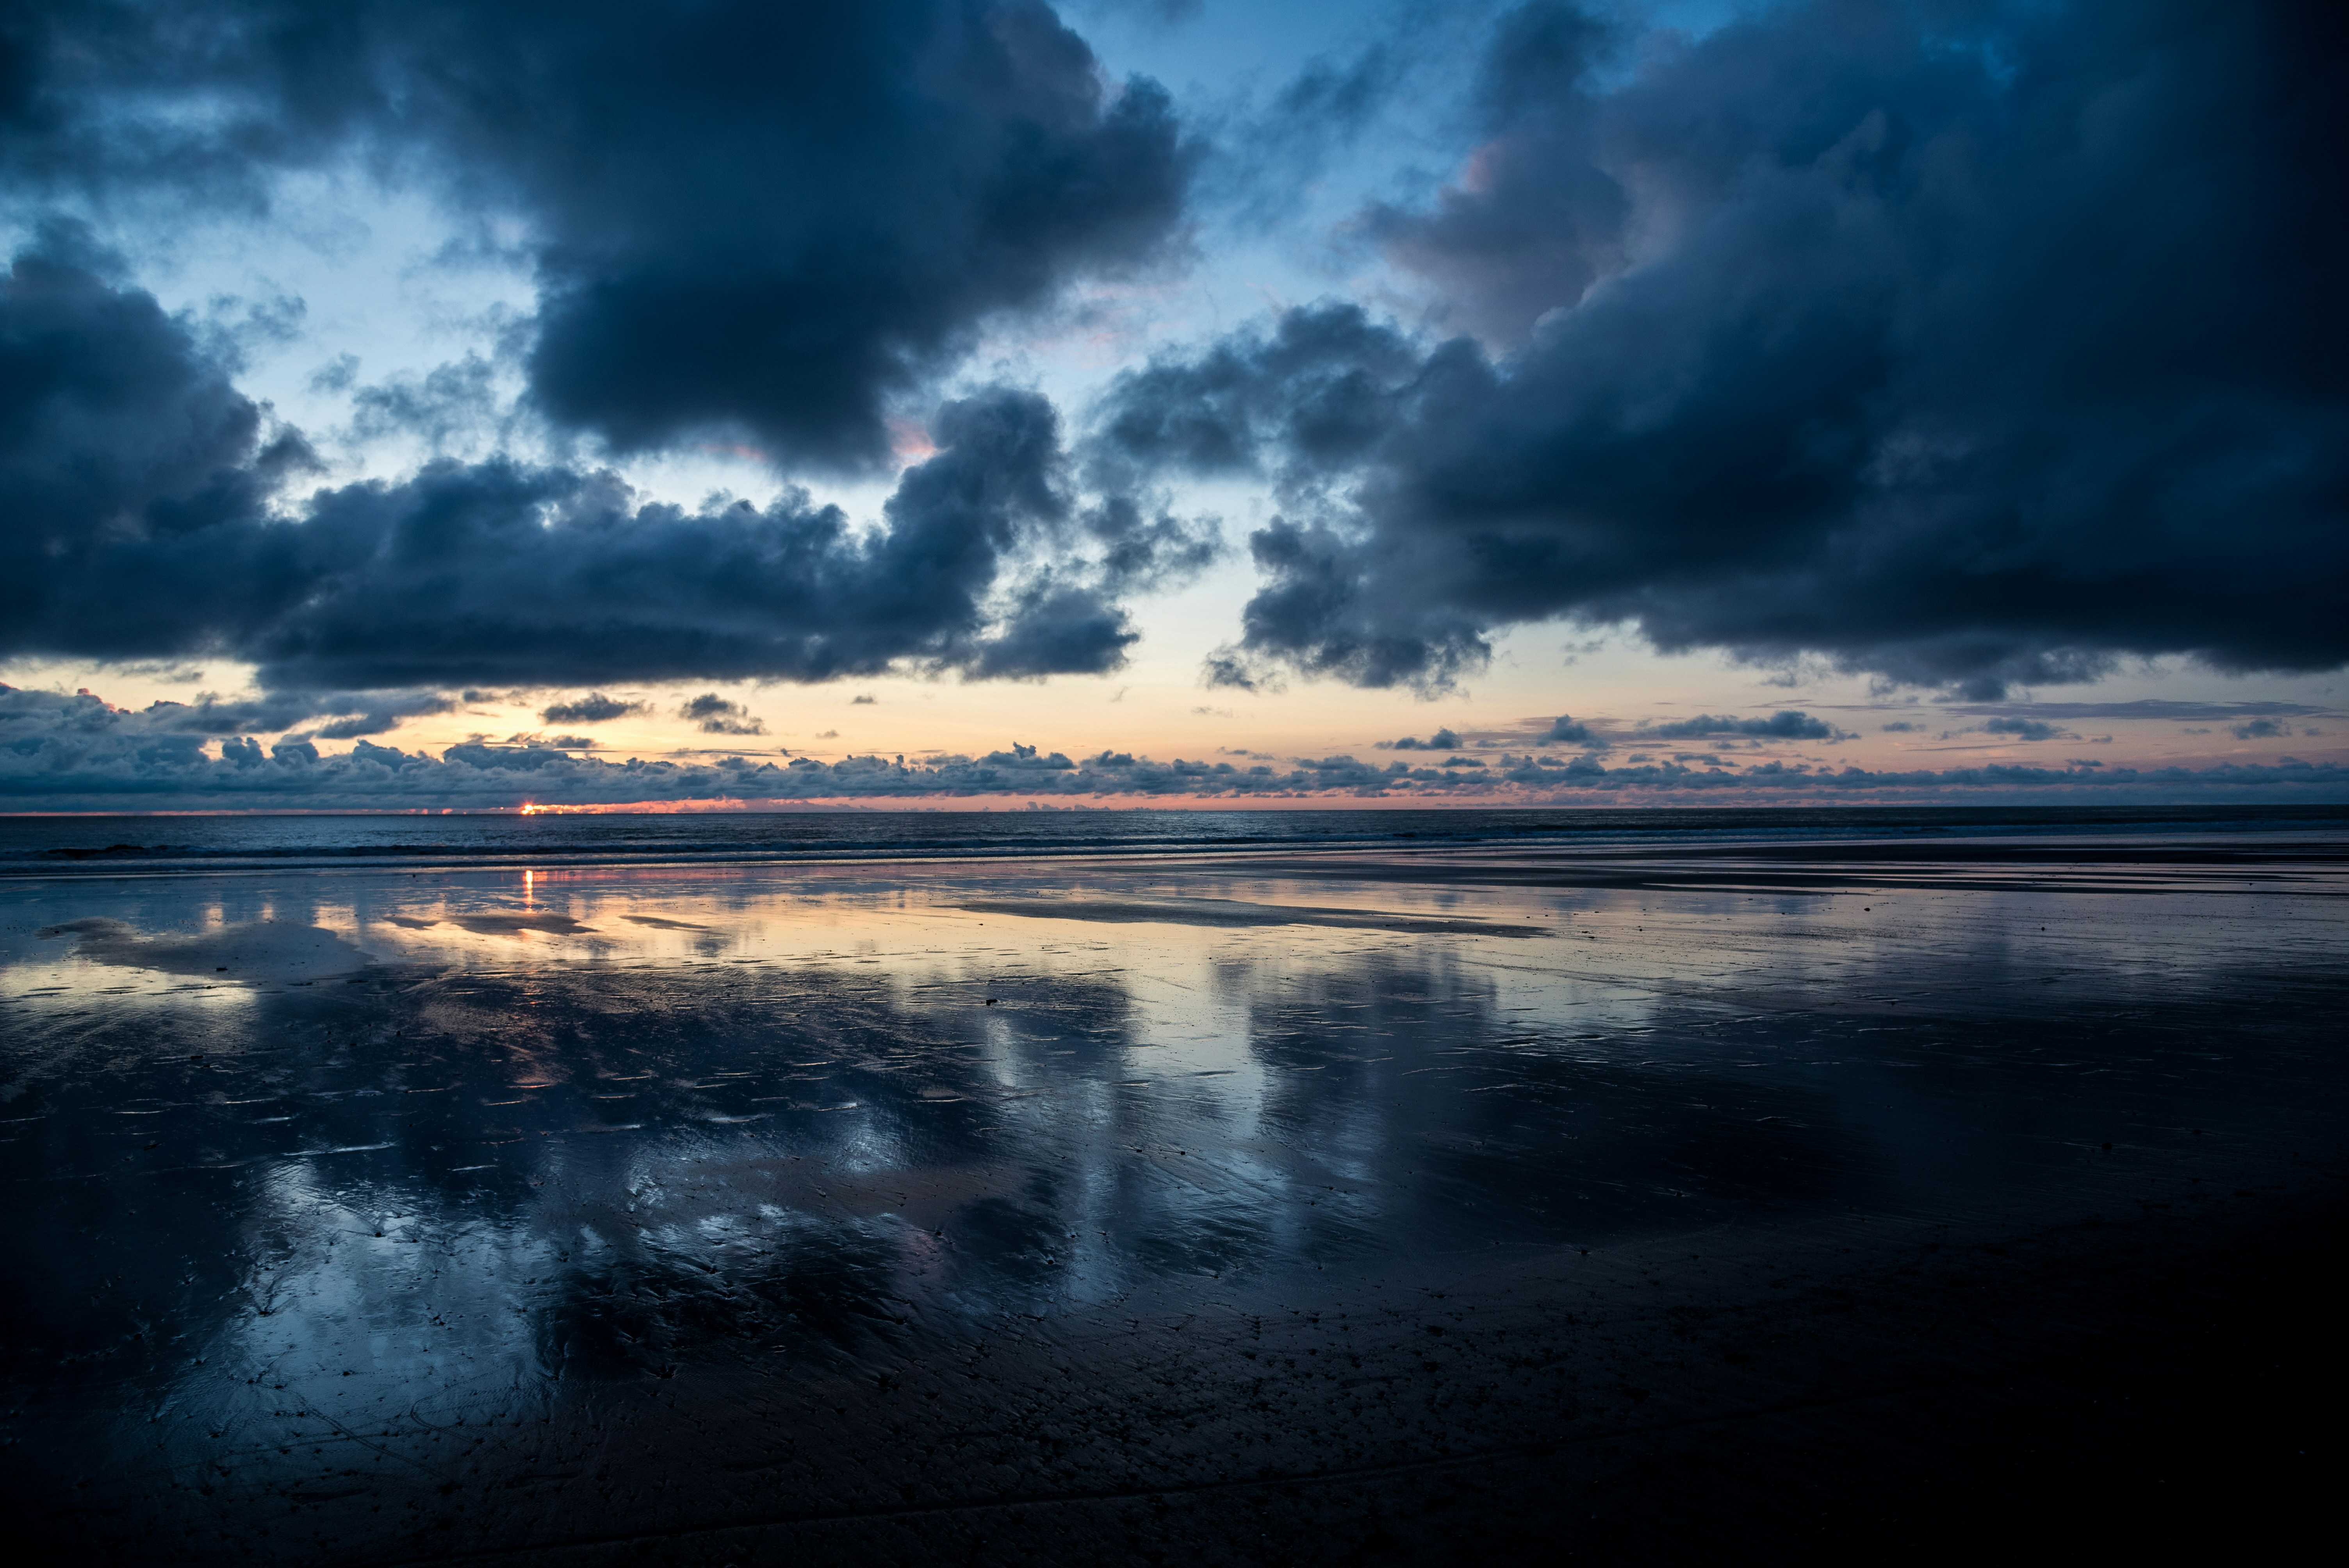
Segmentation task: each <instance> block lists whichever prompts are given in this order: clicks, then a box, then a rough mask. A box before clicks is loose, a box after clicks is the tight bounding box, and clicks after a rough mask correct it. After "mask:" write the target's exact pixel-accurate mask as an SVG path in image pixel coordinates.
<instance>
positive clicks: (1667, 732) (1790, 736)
mask: <svg viewBox="0 0 2349 1568" xmlns="http://www.w3.org/2000/svg"><path fill="white" fill-rule="evenodd" d="M1640 735H1641V736H1642V737H1643V738H1644V737H1647V736H1651V735H1652V736H1664V737H1669V738H1673V739H1680V738H1686V737H1690V736H1698V735H1751V736H1758V737H1762V738H1766V739H1771V740H1833V739H1835V738H1836V735H1837V731H1836V727H1835V726H1834V725H1832V724H1829V723H1827V722H1826V720H1825V719H1823V718H1814V717H1811V716H1810V715H1809V714H1807V713H1804V712H1802V711H1801V710H1800V709H1798V708H1791V707H1788V708H1781V709H1779V710H1778V711H1777V712H1776V713H1774V714H1772V715H1771V716H1770V717H1767V718H1733V717H1729V716H1728V715H1726V714H1712V713H1700V714H1698V715H1697V716H1696V717H1693V718H1675V719H1671V720H1670V721H1668V722H1666V723H1663V724H1653V725H1649V726H1646V727H1643V728H1642V729H1641V730H1640Z"/></svg>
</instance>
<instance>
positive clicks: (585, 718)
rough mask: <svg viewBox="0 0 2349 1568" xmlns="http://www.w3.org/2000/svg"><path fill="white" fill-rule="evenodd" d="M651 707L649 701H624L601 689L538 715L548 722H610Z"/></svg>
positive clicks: (545, 709)
mask: <svg viewBox="0 0 2349 1568" xmlns="http://www.w3.org/2000/svg"><path fill="white" fill-rule="evenodd" d="M650 708H651V704H649V703H642V702H624V701H622V700H621V699H620V698H618V697H616V696H605V695H604V694H603V693H602V692H600V691H591V692H589V693H588V694H587V695H586V696H581V697H574V698H572V699H571V700H570V701H569V702H558V703H555V704H553V705H552V706H550V707H546V708H543V709H542V710H541V711H540V713H539V716H538V717H539V718H540V720H541V721H542V722H543V723H546V724H609V723H610V722H611V721H612V720H614V719H616V718H626V717H628V716H630V715H631V714H638V713H645V712H648V711H650Z"/></svg>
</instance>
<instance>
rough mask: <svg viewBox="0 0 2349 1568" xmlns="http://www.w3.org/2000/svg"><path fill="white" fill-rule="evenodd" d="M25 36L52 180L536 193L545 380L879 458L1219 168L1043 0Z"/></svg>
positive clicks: (810, 451) (614, 5) (8, 123)
mask: <svg viewBox="0 0 2349 1568" xmlns="http://www.w3.org/2000/svg"><path fill="white" fill-rule="evenodd" d="M0 49H5V65H0V170H5V174H0V180H5V181H7V183H8V184H10V185H12V186H13V187H14V188H15V189H16V191H18V193H19V194H20V195H22V196H24V197H26V198H27V199H40V198H47V197H55V198H58V199H66V200H76V201H79V200H85V199H88V198H90V197H92V196H95V197H96V198H97V199H98V200H99V201H114V202H118V203H119V202H121V201H139V200H141V199H144V200H147V201H150V202H164V203H167V204H168V203H189V204H193V205H195V206H198V207H209V208H213V209H222V208H239V209H243V210H245V211H255V212H258V211H265V210H266V207H267V203H268V200H269V193H270V181H271V179H272V178H273V176H274V173H275V172H276V171H279V170H286V169H294V168H303V167H317V166H325V165H333V164H336V163H337V162H339V161H341V160H347V159H351V158H354V157H356V158H357V159H359V160H362V161H363V162H364V164H365V165H366V166H367V168H369V169H370V170H372V171H373V172H375V173H376V174H377V175H378V176H379V177H380V178H383V179H385V180H386V181H391V182H394V183H404V184H409V185H420V186H422V187H424V188H427V189H429V190H430V191H434V192H435V193H437V194H439V195H440V196H441V197H442V198H444V199H446V200H448V201H450V202H452V203H454V204H455V205H456V207H457V208H458V209H459V210H460V211H463V212H466V213H470V214H473V215H476V216H479V217H481V218H482V219H484V220H495V219H504V218H511V219H513V220H517V221H518V227H519V228H520V229H521V230H522V232H524V233H526V234H527V236H528V238H527V240H526V241H525V242H523V244H524V249H525V251H526V253H527V254H528V256H529V259H530V260H531V262H532V263H533V265H534V267H535V269H536V272H537V274H538V281H539V284H540V289H541V308H540V312H539V315H538V316H537V319H536V321H535V322H534V324H533V332H532V335H531V337H530V346H529V349H528V356H527V367H528V373H529V381H530V387H531V391H532V394H533V398H534V400H535V403H536V405H537V406H538V407H539V408H540V409H541V410H542V411H543V413H545V414H546V415H548V416H549V417H551V418H554V420H555V421H557V422H558V423H559V424H561V425H564V426H568V427H571V428H577V429H582V430H586V431H591V432H593V433H595V434H596V435H598V436H600V437H602V438H604V439H605V440H606V441H608V442H610V443H611V444H612V445H613V446H614V447H616V448H617V449H647V448H652V447H657V446H661V445H664V444H667V443H670V442H674V441H676V440H678V439H680V438H686V437H688V436H691V435H693V434H695V433H697V432H703V431H712V432H727V433H730V434H732V435H734V436H735V437H737V438H747V439H749V440H750V441H752V442H754V443H756V444H757V445H758V446H760V447H761V448H763V449H766V450H767V451H768V452H770V453H771V454H772V455H774V456H776V457H778V458H786V459H788V458H807V459H821V460H830V461H858V462H861V461H867V460H871V459H874V458H876V457H878V456H880V455H881V454H882V453H884V452H885V449H886V447H887V440H886V435H885V424H884V419H883V414H884V410H885V407H886V405H887V404H888V403H889V402H890V400H891V399H892V398H893V397H897V396H899V395H900V394H903V393H905V392H906V391H908V390H909V389H913V388H916V387H918V386H919V385H920V384H921V383H922V382H923V381H924V379H925V378H926V377H928V376H929V375H930V374H932V373H933V372H935V371H936V369H938V368H939V367H940V366H943V365H945V364H947V362H949V361H950V360H951V359H952V358H953V357H955V356H957V354H958V352H959V351H960V350H961V349H962V348H963V347H964V346H967V344H968V339H969V337H970V335H971V334H972V332H973V331H974V329H975V328H976V327H977V326H978V324H979V323H981V322H982V321H983V320H984V319H986V318H987V317H988V316H989V315H993V314H995V313H998V312H1001V311H1005V310H1016V309H1019V308H1023V307H1028V306H1032V305H1036V304H1042V303H1044V302H1046V301H1048V300H1049V299H1050V297H1051V295H1052V294H1053V293H1054V291H1055V290H1056V289H1057V287H1058V286H1059V285H1060V284H1061V283H1063V282H1065V281H1066V280H1068V279H1070V278H1071V277H1074V276H1078V275H1081V274H1084V273H1100V272H1104V271H1108V272H1116V271H1119V270H1122V269H1126V268H1130V267H1132V266H1134V265H1137V264H1143V263H1148V262H1149V261H1150V259H1151V258H1152V256H1153V254H1154V251H1155V249H1156V247H1157V246H1158V245H1159V243H1160V242H1162V241H1163V240H1164V238H1165V237H1166V235H1167V234H1168V233H1169V232H1170V231H1171V230H1172V228H1173V226H1174V223H1175V222H1176V221H1177V219H1178V217H1179V215H1180V212H1181V208H1182V201H1183V191H1184V186H1185V178H1186V170H1187V167H1188V165H1189V163H1190V161H1191V154H1190V153H1189V152H1188V151H1187V150H1185V147H1184V145H1183V143H1182V139H1181V137H1180V134H1179V132H1178V129H1177V127H1176V125H1175V122H1174V117H1173V114H1172V111H1171V108H1170V106H1169V104H1168V101H1167V98H1166V96H1165V94H1164V91H1163V90H1162V89H1160V88H1158V87H1157V86H1156V85H1155V84H1154V83H1151V82H1149V81H1146V80H1139V79H1137V80H1133V81H1129V82H1126V83H1123V84H1122V85H1120V84H1109V83H1105V82H1104V80H1103V77H1102V71H1101V68H1100V66H1099V63H1098V62H1097V61H1096V60H1095V58H1094V57H1093V55H1092V51H1091V50H1090V49H1089V48H1088V47H1087V46H1086V45H1085V43H1084V42H1083V40H1082V39H1081V38H1080V37H1078V36H1076V35H1075V34H1074V33H1072V32H1071V31H1069V30H1068V29H1067V28H1066V27H1065V26H1062V25H1061V22H1060V21H1059V19H1058V18H1057V17H1056V16H1055V15H1053V14H1052V12H1051V11H1050V8H1048V7H1047V6H1045V5H1041V4H1040V3H1037V0H864V3H862V4H857V5H770V4H763V3H761V0H709V3H706V4H699V5H640V4H626V3H621V0H602V3H597V0H561V3H559V4H558V3H556V0H497V3H482V0H398V3H396V4H395V3H393V0H186V3H184V4H179V5H168V6H166V5H120V4H108V3H102V0H101V3H77V0H56V3H55V4H51V5H42V6H38V7H28V8H18V9H16V10H15V11H13V12H12V21H11V23H10V25H9V26H8V27H7V33H6V37H5V43H0ZM411 390H412V391H413V392H414V393H415V394H416V397H417V398H419V399H426V400H428V401H429V400H431V399H434V398H436V397H437V400H438V402H439V403H440V405H441V406H443V407H445V406H447V405H448V403H449V398H448V397H445V396H440V395H438V394H435V393H434V390H433V388H432V387H430V386H429V385H426V386H422V387H417V388H413V389H411ZM441 390H442V392H443V393H447V392H452V391H453V392H458V393H461V392H462V391H464V388H463V387H446V388H442V389H441ZM398 401H399V399H398V398H396V397H395V398H393V399H392V402H391V404H389V405H387V406H386V407H383V408H381V409H379V410H378V411H377V414H378V417H380V418H407V417H409V415H412V414H413V413H415V412H417V410H416V409H413V408H403V407H397V406H393V405H397V404H398ZM409 401H415V399H410V400H409ZM424 411H425V412H427V413H429V411H430V410H429V408H426V409H425V410H424Z"/></svg>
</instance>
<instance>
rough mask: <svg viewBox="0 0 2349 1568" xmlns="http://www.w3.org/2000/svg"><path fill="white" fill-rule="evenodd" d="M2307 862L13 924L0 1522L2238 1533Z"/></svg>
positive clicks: (1490, 1555) (356, 1536)
mask: <svg viewBox="0 0 2349 1568" xmlns="http://www.w3.org/2000/svg"><path fill="white" fill-rule="evenodd" d="M2344 851H2349V846H2344V842H2343V841H2342V840H2341V839H2340V837H2339V836H2338V835H2324V834H2298V835H2276V836H2273V837H2271V838H2268V839H2264V840H2261V841H2228V842H2226V843H2225V844H2223V845H2218V844H2212V843H2209V842H2197V841H2189V842H2186V843H2183V844H2162V843H2158V842H2143V843H2133V844H2123V843H2115V842H2113V841H2098V842H2096V843H2095V844H2093V845H2068V846H2067V845H2064V844H2060V843H2055V842H2054V841H2044V840H2043V841H2035V842H2033V843H2032V844H2029V845H2014V844H2009V845H2001V844H1998V843H1995V842H1990V841H1976V842H1974V843H1972V844H1971V845H1968V844H1961V843H1954V842H1952V843H1935V844H1931V845H1926V846H1920V845H1918V844H1916V843H1913V842H1911V843H1904V844H1901V845H1898V846H1883V847H1880V848H1876V849H1871V848H1869V847H1868V846H1854V845H1837V846H1829V847H1826V849H1824V850H1822V849H1821V848H1819V847H1816V846H1812V847H1809V848H1808V849H1807V850H1797V849H1795V848H1792V847H1789V846H1783V845H1774V846H1764V847H1761V848H1759V849H1754V848H1750V847H1748V848H1742V849H1734V850H1732V849H1723V851H1718V852H1714V853H1708V854H1702V855H1692V854H1689V853H1686V852H1675V853H1671V854H1664V853H1655V854H1633V853H1620V852H1618V853H1612V854H1609V855H1601V856H1593V855H1574V854H1546V855H1545V854H1535V855H1527V854H1511V855H1506V856H1502V855H1477V854H1465V853H1458V852H1454V853H1449V854H1445V855H1442V856H1423V857H1409V856H1396V855H1393V854H1392V853H1388V852H1385V851H1381V852H1379V853H1376V854H1367V853H1366V854H1354V855H1333V856H1321V857H1307V856H1297V855H1284V856H1282V857H1281V858H1280V859H1278V861H1274V860H1269V859H1258V860H1252V861H1239V860H1236V861H1222V862H1218V861H1191V862H1181V863H1173V862H1162V863H1157V864H1151V865H1124V866H1119V867H1115V868H1112V869H1109V870H1097V869H1088V870H1072V869H1050V868H1042V867H1040V866H1038V865H1035V864H1026V865H1003V866H1000V867H987V866H977V867H967V868H961V869H957V870H948V869H944V868H938V867H928V868H908V867H889V868H876V867H869V866H868V867H858V866H828V867H823V868H811V867H804V866H802V867H774V866H769V867H759V868H748V869H746V868H740V867H735V868H726V867H694V868H666V869H664V868H657V867H630V868H625V869H608V870H601V871H599V870H595V869H587V868H573V869H568V870H564V871H561V872H546V871H541V872H535V873H532V874H529V875H527V876H526V875H525V873H524V872H522V871H519V870H513V871H507V870H498V871H477V872H421V873H410V872H407V871H404V870H403V871H399V872H340V871H337V872H313V871H285V872H253V873H241V874H235V875H222V876H182V877H140V876H122V877H91V878H88V879H86V880H85V879H78V878H74V879H63V878H51V879H44V880H41V881H37V882H33V881H27V882H19V883H16V884H14V886H13V887H12V890H11V893H10V903H9V913H8V917H7V924H6V928H5V933H0V998H5V1003H4V1004H0V1005H5V1014H0V1017H5V1056H0V1100H5V1103H0V1139H5V1141H0V1177H5V1181H6V1182H7V1192H8V1197H9V1205H10V1208H9V1215H10V1217H9V1221H8V1223H9V1226H10V1236H9V1240H10V1245H9V1248H8V1250H7V1253H6V1258H7V1264H6V1268H7V1274H6V1278H5V1307H0V1375H5V1381H6V1386H5V1390H0V1405H5V1416H0V1441H5V1443H6V1445H7V1446H6V1449H5V1471H0V1473H5V1493H0V1495H5V1501H6V1503H7V1505H8V1517H9V1519H10V1522H11V1528H12V1531H13V1532H15V1533H16V1537H17V1539H19V1540H20V1541H26V1542H30V1543H32V1545H33V1546H34V1548H35V1549H36V1552H38V1553H42V1554H46V1555H48V1556H62V1555H65V1554H67V1553H71V1554H73V1555H75V1556H78V1557H81V1558H86V1559H89V1560H93V1561H122V1562H140V1563H145V1562H170V1561H182V1560H188V1561H223V1562H225V1561H237V1562H254V1563H399V1562H410V1561H424V1560H431V1561H440V1560H481V1561H496V1562H511V1561H544V1562H548V1563H557V1562H559V1563H604V1562H610V1563H624V1562H626V1563H635V1562H680V1563H705V1562H706V1563H713V1564H714V1563H785V1562H790V1563H805V1562H819V1563H820V1562H833V1561H841V1562H884V1563H891V1562H903V1563H926V1562H932V1561H952V1562H963V1561H983V1562H990V1563H992V1562H1019V1563H1039V1562H1040V1563H1062V1562H1065V1563H1116V1562H1142V1563H1176V1562H1257V1563H1299V1562H1307V1563H1319V1562H1333V1563H1334V1562H1353V1561H1379V1560H1406V1561H1409V1560H1416V1561H1431V1562H1432V1561H1467V1560H1475V1559H1486V1560H1490V1559H1494V1558H1495V1557H1498V1558H1500V1559H1502V1560H1508V1561H1516V1560H1522V1559H1530V1558H1532V1557H1534V1556H1535V1555H1536V1554H1539V1555H1540V1556H1541V1557H1544V1558H1551V1557H1559V1556H1565V1557H1580V1558H1585V1559H1590V1560H1600V1561H1640V1562H1654V1561H1680V1560H1685V1561H1695V1560H1700V1559H1702V1560H1715V1559H1718V1558H1721V1557H1723V1556H1727V1555H1732V1554H1733V1555H1735V1556H1738V1557H1741V1558H1760V1559H1764V1560H1768V1561H1797V1560H1811V1559H1816V1558H1818V1557H1821V1556H1828V1557H1834V1556H1841V1555H1857V1554H1860V1553H1867V1554H1869V1555H1871V1556H1879V1555H1883V1554H1885V1553H1895V1552H1898V1553H1907V1554H1915V1553H1925V1552H1933V1551H1936V1550H1946V1549H1947V1548H1948V1547H1949V1546H1951V1545H1952V1544H1957V1543H1961V1542H1979V1543H1983V1544H1986V1545H1989V1546H1991V1547H1993V1548H1994V1549H1997V1550H2001V1551H2016V1552H2020V1551H2026V1550H2033V1549H2060V1550H2069V1551H2082V1552H2096V1553H2111V1552H2114V1551H2116V1550H2146V1549H2148V1548H2151V1549H2169V1550H2178V1549H2182V1548H2186V1547H2189V1546H2193V1545H2196V1544H2200V1545H2203V1546H2206V1547H2219V1546H2224V1547H2229V1548H2232V1549H2233V1550H2235V1551H2238V1552H2240V1551H2244V1550H2250V1551H2253V1552H2258V1551H2262V1550H2266V1551H2272V1550H2273V1549H2274V1548H2275V1547H2276V1546H2278V1545H2280V1544H2282V1542H2285V1541H2287V1540H2290V1539H2292V1537H2293V1536H2294V1535H2295V1534H2298V1533H2302V1532H2306V1531H2308V1530H2310V1529H2312V1528H2318V1527H2321V1525H2322V1523H2323V1518H2324V1516H2323V1514H2322V1513H2321V1512H2320V1510H2321V1509H2322V1508H2323V1505H2324V1504H2325V1503H2326V1502H2327V1501H2329V1499H2330V1496H2331V1493H2332V1492H2333V1490H2335V1483H2334V1480H2333V1478H2334V1477H2335V1476H2336V1475H2337V1473H2338V1468H2339V1464H2340V1460H2341V1458H2342V1453H2341V1444H2340V1442H2339V1439H2337V1438H2336V1437H2335V1436H2334V1435H2333V1434H2334V1432H2335V1430H2336V1429H2337V1428H2338V1425H2339V1416H2338V1412H2339V1408H2340V1397H2341V1393H2342V1376H2341V1373H2342V1368H2341V1357H2340V1351H2339V1349H2338V1348H2337V1335H2336V1331H2335V1329H2334V1326H2333V1325H2334V1319H2335V1318H2336V1317H2337V1315H2338V1314H2337V1308H2336V1307H2335V1305H2334V1302H2335V1292H2336V1289H2337V1287H2336V1286H2335V1285H2334V1284H2333V1274H2335V1273H2336V1272H2337V1271H2336V1266H2335V1264H2334V1259H2335V1257H2336V1255H2337V1254H2338V1253H2339V1251H2340V1244H2341V1239H2342V1234H2343V1231H2342V1223H2341V1222H2342V1218H2343V1201H2342V1193H2341V1185H2342V1181H2341V1178H2342V1174H2343V1163H2342V1155H2343V1147H2342V1144H2343V1137H2342V1135H2343V1130H2344V1102H2343V1090H2344V1086H2349V1070H2345V1069H2344V1062H2343V1059H2342V1050H2341V1046H2340V1039H2341V1035H2342V1030H2341V1027H2340V1024H2339V1018H2340V1014H2341V1006H2342V1003H2343V1000H2344V966H2343V961H2342V955H2343V954H2344V940H2343V939H2344V928H2349V903H2344V900H2343V898H2342V894H2343V892H2344V889H2349V876H2344V865H2349V861H2344ZM1285 910H1286V911H1296V912H1303V913H1299V914H1298V915H1296V916H1294V917H1290V916H1285V915H1284V914H1283V913H1282V912H1283V911H1285Z"/></svg>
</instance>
